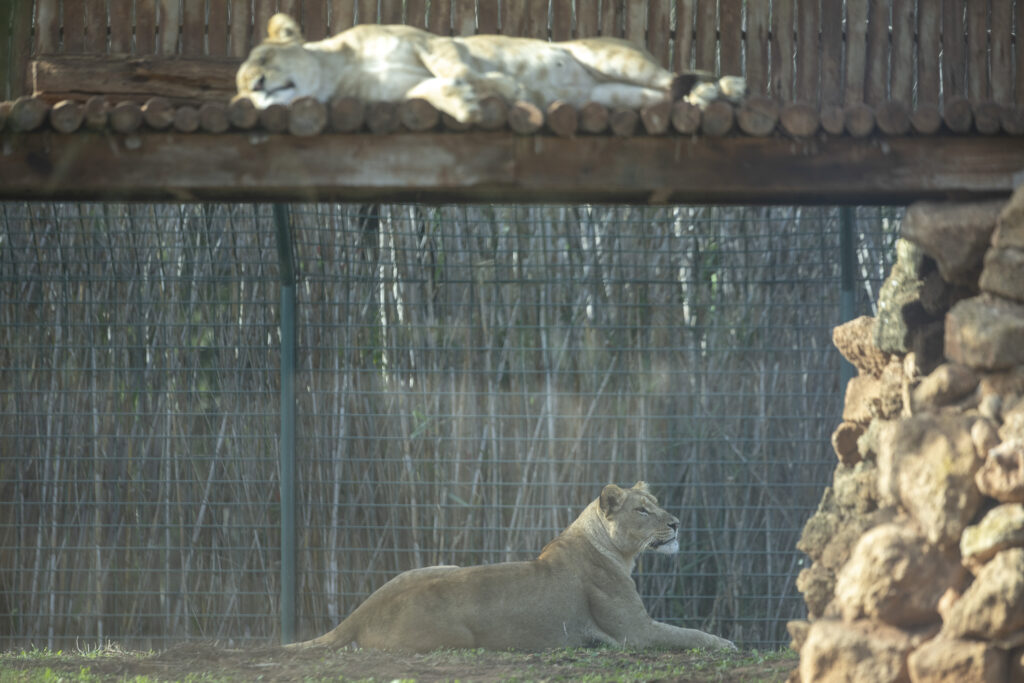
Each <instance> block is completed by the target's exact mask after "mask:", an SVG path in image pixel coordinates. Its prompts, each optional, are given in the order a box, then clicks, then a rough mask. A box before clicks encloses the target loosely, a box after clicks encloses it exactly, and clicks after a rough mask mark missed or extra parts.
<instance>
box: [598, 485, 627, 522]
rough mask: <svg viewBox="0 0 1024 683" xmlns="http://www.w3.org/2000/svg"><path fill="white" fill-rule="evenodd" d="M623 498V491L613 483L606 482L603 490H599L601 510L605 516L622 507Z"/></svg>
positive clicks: (624, 495) (624, 493) (624, 496)
mask: <svg viewBox="0 0 1024 683" xmlns="http://www.w3.org/2000/svg"><path fill="white" fill-rule="evenodd" d="M625 498H626V492H625V491H623V490H622V489H620V488H619V487H618V486H616V485H615V484H608V485H607V486H605V487H604V490H602V491H601V501H600V503H599V504H600V506H601V512H603V513H604V514H605V516H606V517H607V516H608V515H610V514H612V513H613V512H615V511H616V510H618V509H619V508H620V507H622V502H623V501H624V500H625Z"/></svg>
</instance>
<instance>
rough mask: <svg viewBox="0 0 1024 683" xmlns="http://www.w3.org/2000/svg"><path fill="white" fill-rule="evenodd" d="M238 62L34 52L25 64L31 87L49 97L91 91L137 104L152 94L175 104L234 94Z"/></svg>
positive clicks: (218, 99)
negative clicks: (29, 61)
mask: <svg viewBox="0 0 1024 683" xmlns="http://www.w3.org/2000/svg"><path fill="white" fill-rule="evenodd" d="M238 64H239V62H238V60H237V59H228V58H212V57H198V58H186V57H180V58H171V59H168V58H163V57H152V56H147V57H136V58H129V59H126V58H124V57H115V56H108V55H38V56H37V57H36V58H35V59H34V60H33V61H32V62H31V68H32V88H33V90H34V91H35V92H38V93H45V94H46V96H47V97H48V98H50V99H51V100H52V99H54V98H57V99H65V98H68V99H80V98H81V97H83V96H84V95H90V94H93V95H103V96H104V97H109V98H111V99H112V100H116V101H123V100H135V101H137V102H139V103H142V102H145V101H146V100H147V99H149V98H150V97H152V96H153V95H160V96H162V97H166V98H168V99H169V100H171V101H172V102H175V103H176V104H198V103H200V102H226V101H227V100H229V99H231V97H232V96H233V95H234V94H235V72H237V71H238Z"/></svg>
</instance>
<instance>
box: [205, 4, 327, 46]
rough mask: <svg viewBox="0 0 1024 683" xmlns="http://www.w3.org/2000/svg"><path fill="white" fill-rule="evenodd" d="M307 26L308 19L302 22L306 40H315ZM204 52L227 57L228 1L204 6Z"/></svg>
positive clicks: (237, 18) (238, 18)
mask: <svg viewBox="0 0 1024 683" xmlns="http://www.w3.org/2000/svg"><path fill="white" fill-rule="evenodd" d="M307 4H311V3H307ZM234 19H235V21H241V20H242V18H241V17H235V18H234ZM246 19H248V17H246ZM309 26H310V24H309V22H308V21H304V22H303V31H305V35H306V36H307V40H316V38H313V37H312V36H311V35H310V32H309ZM199 30H200V35H202V31H203V25H202V16H200V24H199ZM206 54H208V55H210V56H211V57H227V55H228V3H226V2H223V0H222V1H221V2H211V3H209V6H208V7H207V8H206Z"/></svg>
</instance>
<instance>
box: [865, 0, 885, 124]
mask: <svg viewBox="0 0 1024 683" xmlns="http://www.w3.org/2000/svg"><path fill="white" fill-rule="evenodd" d="M890 1H891V0H869V2H868V16H867V19H868V25H867V50H866V59H867V63H866V64H865V65H864V66H865V73H864V101H865V102H866V103H867V104H868V105H870V106H872V107H877V106H878V105H880V104H882V102H884V101H885V97H886V91H887V90H888V88H887V87H886V86H887V85H888V82H887V81H888V76H889V4H890Z"/></svg>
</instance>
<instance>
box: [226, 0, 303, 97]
mask: <svg viewBox="0 0 1024 683" xmlns="http://www.w3.org/2000/svg"><path fill="white" fill-rule="evenodd" d="M304 42H305V41H304V39H303V37H302V30H301V29H300V28H299V25H298V23H296V21H295V20H294V19H292V18H291V17H290V16H288V15H287V14H275V15H274V16H273V17H271V18H270V21H269V23H268V24H267V37H266V38H265V39H264V40H263V43H261V44H260V45H259V46H257V47H255V48H253V50H252V52H250V53H249V57H248V58H247V59H246V60H245V61H244V62H242V65H241V66H240V67H239V68H238V73H237V74H236V75H235V85H236V86H237V88H238V95H239V96H242V97H248V98H249V99H251V100H252V102H253V104H255V105H256V106H257V107H258V108H260V109H264V108H266V107H268V106H270V105H271V104H288V103H290V102H292V101H294V100H296V99H298V98H300V97H305V96H311V95H315V94H316V93H317V91H318V90H319V88H320V62H319V61H318V60H317V59H316V57H315V56H314V55H312V54H311V53H310V51H309V50H308V49H306V47H305V45H304Z"/></svg>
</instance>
